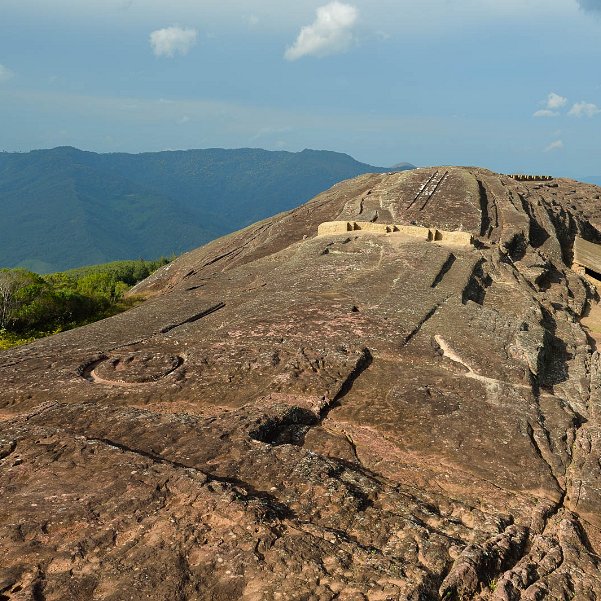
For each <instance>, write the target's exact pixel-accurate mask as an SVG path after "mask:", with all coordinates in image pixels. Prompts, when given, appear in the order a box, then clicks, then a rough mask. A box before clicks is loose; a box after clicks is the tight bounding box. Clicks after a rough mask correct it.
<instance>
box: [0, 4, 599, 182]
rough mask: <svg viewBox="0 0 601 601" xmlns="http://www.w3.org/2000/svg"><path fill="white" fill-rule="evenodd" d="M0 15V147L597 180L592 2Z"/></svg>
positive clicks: (24, 8)
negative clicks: (235, 153) (334, 158)
mask: <svg viewBox="0 0 601 601" xmlns="http://www.w3.org/2000/svg"><path fill="white" fill-rule="evenodd" d="M3 16H4V18H3V20H2V23H1V24H0V32H1V34H2V35H1V37H0V39H1V41H0V111H1V114H2V117H3V119H2V130H3V137H2V146H1V148H2V149H4V150H7V151H28V150H32V149H42V148H54V147H57V146H74V147H76V148H80V149H82V150H90V151H94V152H132V153H138V152H154V151H160V150H179V149H182V150H185V149H198V148H245V147H250V148H264V149H266V150H287V151H291V152H297V151H300V150H302V149H304V148H313V149H317V150H321V149H323V150H332V151H336V152H343V153H346V154H349V155H350V156H352V157H353V158H355V159H356V160H358V161H361V162H364V163H368V164H371V165H375V166H390V165H394V164H396V163H399V162H405V161H406V162H410V163H413V164H416V165H438V164H440V165H442V164H454V165H480V166H483V167H487V168H489V169H491V170H494V171H500V172H514V171H516V172H549V173H552V174H554V175H558V176H560V175H564V176H569V177H586V176H591V175H592V176H594V175H597V174H599V173H600V172H601V167H599V166H598V155H599V148H598V147H599V144H598V140H599V139H600V138H601V136H600V134H601V128H600V124H601V109H600V108H599V107H601V81H599V77H598V75H596V73H598V64H599V62H600V61H599V59H600V58H601V42H599V40H600V39H601V36H600V34H601V0H580V1H578V0H549V1H546V2H544V1H542V0H528V1H526V2H517V1H513V0H511V1H508V2H505V3H503V4H499V3H498V2H494V1H493V0H478V1H476V0H457V1H456V2H454V3H453V4H452V5H451V4H450V3H448V2H447V1H445V0H424V1H422V2H419V3H417V2H405V3H402V4H399V3H393V2H391V1H390V0H385V1H380V2H367V0H356V1H352V0H349V1H348V2H347V1H344V2H336V1H335V2H327V1H324V0H321V1H320V0H318V1H311V2H310V1H308V0H303V1H302V2H300V3H295V4H294V5H293V6H283V5H282V4H281V3H276V2H274V1H272V0H253V1H249V2H246V3H244V4H242V3H236V4H225V3H218V2H216V1H214V0H210V1H207V2H204V3H203V4H202V5H199V4H198V3H196V2H191V1H189V0H176V1H174V2H169V3H168V2H166V0H146V1H145V2H143V3H142V2H140V1H139V0H106V1H105V2H102V3H100V2H98V1H96V0H89V1H87V2H83V3H82V2H76V1H75V0H55V1H54V2H52V3H50V2H42V3H39V2H36V3H34V2H33V0H20V1H18V2H17V1H16V0H5V2H4V3H3Z"/></svg>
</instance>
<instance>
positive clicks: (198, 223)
mask: <svg viewBox="0 0 601 601" xmlns="http://www.w3.org/2000/svg"><path fill="white" fill-rule="evenodd" d="M370 171H377V172H381V171H385V170H384V169H380V168H376V167H372V166H370V165H366V164H363V163H359V162H357V161H355V160H354V159H353V158H351V157H350V156H348V155H345V154H340V153H335V152H328V151H314V150H304V151H302V152H299V153H290V152H270V151H266V150H258V149H240V150H223V149H209V150H188V151H174V152H156V153H143V154H122V153H115V154H96V153H93V152H84V151H81V150H77V149H75V148H71V147H60V148H55V149H52V150H36V151H32V152H29V153H0V211H1V213H2V219H0V267H17V266H20V267H26V268H28V269H32V270H34V271H37V272H39V273H48V272H51V271H57V270H62V269H69V268H72V267H77V266H81V265H87V264H94V263H103V262H107V261H114V260H120V259H134V258H139V257H143V258H145V259H153V258H156V257H158V256H161V255H165V254H179V253H181V252H183V251H186V250H189V249H191V248H194V247H197V246H200V245H202V244H204V243H205V242H208V241H209V240H211V239H214V238H216V237H218V236H221V235H223V234H226V233H229V232H231V231H234V230H237V229H239V228H241V227H244V226H245V225H248V224H250V223H253V222H255V221H257V220H258V219H262V218H265V217H268V216H270V215H273V214H275V213H278V212H280V211H284V210H288V209H291V208H293V207H295V206H297V205H299V204H301V203H303V202H305V201H306V200H308V199H309V198H311V197H312V196H314V195H315V194H317V193H319V192H321V191H322V190H324V189H326V188H328V187H329V186H332V185H333V184H335V183H336V182H338V181H341V180H344V179H348V178H350V177H355V176H357V175H360V174H362V173H366V172H370Z"/></svg>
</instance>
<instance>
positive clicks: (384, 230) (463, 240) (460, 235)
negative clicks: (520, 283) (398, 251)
mask: <svg viewBox="0 0 601 601" xmlns="http://www.w3.org/2000/svg"><path fill="white" fill-rule="evenodd" d="M346 232H365V233H370V234H393V235H400V236H407V237H410V238H415V239H416V240H421V241H424V242H438V243H439V244H447V245H452V246H470V245H471V244H473V243H474V237H473V235H472V234H470V233H469V232H461V231H454V232H445V231H443V230H439V229H436V228H429V227H420V226H417V225H399V224H387V223H372V222H370V221H326V222H325V223H322V224H321V225H319V227H318V228H317V235H318V236H327V235H332V234H344V233H346Z"/></svg>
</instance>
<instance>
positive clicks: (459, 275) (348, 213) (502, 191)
mask: <svg viewBox="0 0 601 601" xmlns="http://www.w3.org/2000/svg"><path fill="white" fill-rule="evenodd" d="M600 217H601V189H600V188H598V187H596V186H593V185H588V184H581V183H578V182H575V181H572V180H565V179H555V180H552V181H516V180H515V179H512V178H510V177H508V176H503V175H498V174H494V173H492V172H490V171H486V170H483V169H477V168H456V167H444V168H441V167H439V168H427V169H418V170H415V171H407V172H403V173H390V174H388V173H387V174H371V175H362V176H360V177H358V178H355V179H353V180H348V181H345V182H342V183H340V184H337V185H335V186H334V187H333V188H331V189H330V190H328V191H326V192H324V193H322V194H321V195H319V196H317V197H316V198H314V199H313V200H311V201H310V202H309V203H307V204H305V205H303V206H301V207H299V208H298V209H295V210H293V211H290V212H287V213H283V214H280V215H277V216H275V217H272V218H270V219H267V220H265V221H261V222H259V223H257V224H255V225H252V226H250V227H248V228H246V229H244V230H242V231H239V232H237V233H234V234H231V235H229V236H227V237H224V238H221V239H219V240H216V241H214V242H211V243H210V244H207V245H206V246H203V247H201V248H199V249H197V250H194V251H192V252H189V253H187V254H185V255H183V256H182V257H180V258H179V259H177V260H176V261H175V262H173V263H172V264H170V265H168V266H166V267H164V268H162V269H161V270H159V271H158V272H156V273H155V274H154V275H153V276H151V277H150V278H149V279H148V280H146V281H144V282H142V283H141V284H140V285H138V286H137V287H136V289H135V290H134V293H136V294H143V295H145V296H147V297H148V300H147V301H146V302H145V303H143V304H141V305H140V306H138V307H136V308H135V309H132V310H130V311H128V312H126V313H123V314H121V315H118V316H115V317H112V318H110V319H108V320H104V321H101V322H98V323H95V324H92V325H89V326H86V327H83V328H79V329H77V330H73V331H70V332H65V333H62V334H59V335H56V336H52V337H50V338H47V339H44V340H40V341H38V342H35V343H33V344H30V345H27V346H25V347H21V348H16V349H13V350H10V351H7V352H3V353H0V383H1V386H0V408H1V409H0V420H1V421H0V490H1V491H2V511H1V512H0V541H1V542H0V599H2V600H9V599H10V600H11V601H12V600H15V601H16V600H19V601H21V600H25V599H27V600H29V599H36V600H41V599H44V600H46V601H55V600H56V601H58V600H64V599H77V600H79V599H82V600H83V599H102V600H112V601H120V600H124V599H136V600H137V599H154V600H157V601H158V600H171V599H173V600H175V599H201V600H223V601H226V600H228V601H229V600H233V599H241V600H245V601H259V600H271V599H282V600H284V599H287V600H294V601H301V600H303V601H305V600H306V601H309V600H316V601H317V600H319V601H333V600H340V601H359V600H368V601H384V600H396V599H403V600H405V599H406V600H412V601H418V600H423V601H425V600H434V599H445V600H447V601H451V600H459V599H491V600H492V599H494V600H498V601H501V600H504V601H513V600H535V599H553V600H555V599H591V600H592V599H597V598H599V596H601V575H600V574H601V572H600V570H599V568H600V565H601V462H600V459H601V412H600V409H601V390H600V384H601V380H600V377H599V354H598V352H597V348H596V344H597V340H601V338H599V336H601V334H599V332H600V331H601V318H600V317H599V313H600V309H599V308H598V305H597V303H598V300H599V296H598V294H597V291H596V288H595V282H596V281H597V280H596V279H595V277H599V278H601V275H599V273H597V272H596V271H595V269H594V267H595V265H594V264H588V265H585V266H582V265H578V264H576V263H575V252H576V250H575V247H576V245H578V244H581V245H582V244H584V245H586V244H587V243H589V245H590V246H587V247H586V248H587V252H589V254H590V255H591V256H592V257H593V259H594V258H595V256H596V254H595V253H596V246H594V245H596V244H597V243H599V242H601V233H600V231H599V229H598V226H597V225H596V224H597V223H598V221H599V219H600ZM327 222H337V223H338V225H336V227H332V229H331V232H330V233H328V232H327V231H326V230H324V229H323V228H322V229H321V230H320V232H322V235H319V236H318V235H317V233H318V228H319V226H320V225H321V224H323V223H327ZM340 224H342V225H340ZM408 226H410V227H408ZM419 228H422V229H419ZM326 229H327V228H326ZM600 229H601V228H600ZM324 231H326V233H323V232H324ZM457 232H462V234H461V236H463V237H462V238H460V239H459V238H453V237H452V236H448V235H447V234H448V233H457ZM470 237H471V238H472V242H471V243H470V242H469V239H470ZM459 240H461V243H459V244H458V243H457V242H458V241H459ZM466 240H467V242H466ZM600 248H601V247H600ZM587 256H588V255H587ZM599 257H601V252H600V253H599ZM593 263H594V261H593ZM600 269H601V259H600Z"/></svg>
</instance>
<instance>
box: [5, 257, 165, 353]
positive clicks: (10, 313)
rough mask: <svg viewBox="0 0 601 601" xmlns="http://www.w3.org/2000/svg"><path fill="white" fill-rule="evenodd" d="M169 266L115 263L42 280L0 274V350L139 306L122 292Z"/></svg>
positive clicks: (8, 272)
mask: <svg viewBox="0 0 601 601" xmlns="http://www.w3.org/2000/svg"><path fill="white" fill-rule="evenodd" d="M168 262H169V260H168V259H158V260H156V261H142V260H139V261H117V262H114V263H106V264H104V265H94V266H91V267H81V268H79V269H73V270H71V271H63V272H59V273H52V274H49V275H45V276H41V275H38V274H37V273H34V272H32V271H27V270H25V269H0V349H7V348H10V347H11V346H16V345H18V344H24V343H26V342H31V341H32V340H35V339H36V338H41V337H43V336H48V335H49V334H55V333H57V332H61V331H63V330H69V329H71V328H74V327H76V326H80V325H84V324H86V323H91V322H93V321H98V320H99V319H103V318H104V317H109V316H111V315H115V314H116V313H119V312H121V311H124V310H125V309H128V308H130V307H131V306H133V305H134V304H135V303H136V302H138V301H137V300H136V298H135V297H130V298H124V294H125V292H127V291H128V290H129V289H130V287H131V286H133V285H134V284H136V283H137V282H140V281H141V280H143V279H144V278H146V277H148V276H149V275H150V274H151V273H152V272H153V271H155V270H156V269H158V268H159V267H161V266H162V265H165V264H167V263H168Z"/></svg>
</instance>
